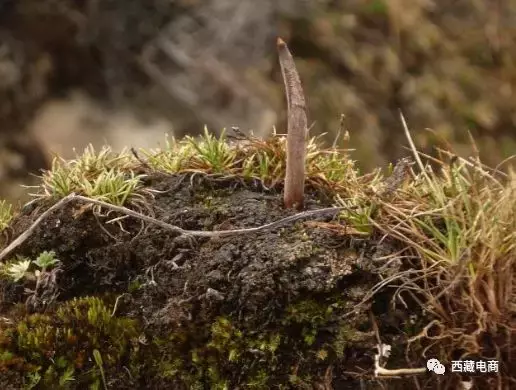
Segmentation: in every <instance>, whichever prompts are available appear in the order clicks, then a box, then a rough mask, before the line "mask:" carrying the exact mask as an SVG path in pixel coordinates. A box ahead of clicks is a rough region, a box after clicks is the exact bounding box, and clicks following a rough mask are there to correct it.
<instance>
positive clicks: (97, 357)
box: [93, 349, 108, 390]
mask: <svg viewBox="0 0 516 390" xmlns="http://www.w3.org/2000/svg"><path fill="white" fill-rule="evenodd" d="M93 358H94V359H95V363H96V364H97V367H98V368H99V370H100V375H101V377H102V384H103V385H104V390H107V388H108V387H107V382H106V375H105V373H104V363H103V362H102V355H101V354H100V352H99V350H98V349H94V350H93Z"/></svg>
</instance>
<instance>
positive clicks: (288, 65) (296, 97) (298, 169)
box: [277, 38, 308, 209]
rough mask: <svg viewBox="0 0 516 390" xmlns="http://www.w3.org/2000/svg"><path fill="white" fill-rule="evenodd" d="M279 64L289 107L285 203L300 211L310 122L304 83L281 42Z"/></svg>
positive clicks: (288, 52)
mask: <svg viewBox="0 0 516 390" xmlns="http://www.w3.org/2000/svg"><path fill="white" fill-rule="evenodd" d="M277 47H278V56H279V63H280V66H281V73H282V75H283V82H284V84H285V95H286V97H287V107H288V125H287V131H288V133H287V168H286V174H285V189H284V194H283V202H284V204H285V207H287V208H296V209H301V208H303V205H304V190H305V159H306V135H307V132H308V120H307V117H306V104H305V97H304V94H303V87H302V86H301V80H300V78H299V74H298V73H297V69H296V65H295V64H294V58H293V57H292V54H290V51H289V49H288V47H287V44H286V43H285V42H284V41H283V40H282V39H281V38H278V41H277Z"/></svg>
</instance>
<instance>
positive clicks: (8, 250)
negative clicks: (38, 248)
mask: <svg viewBox="0 0 516 390" xmlns="http://www.w3.org/2000/svg"><path fill="white" fill-rule="evenodd" d="M75 196H76V195H75V194H74V193H72V194H70V195H68V196H65V197H64V198H63V199H61V200H60V201H59V202H57V203H56V204H54V205H53V206H52V207H49V208H48V210H46V211H45V212H44V213H42V214H41V215H40V216H39V217H38V219H36V220H35V221H34V223H33V224H32V225H31V226H30V227H29V228H28V229H27V230H25V231H24V232H23V233H22V234H20V235H19V236H18V237H17V238H16V240H14V241H13V242H11V243H10V244H9V245H8V246H7V248H5V249H4V250H3V251H2V252H0V261H2V260H3V258H4V257H5V256H7V255H8V254H9V253H11V251H12V250H13V249H15V248H17V247H18V246H20V245H21V244H22V243H24V242H25V240H27V238H29V236H30V235H31V234H32V233H33V232H34V230H36V228H37V227H38V225H39V224H40V223H41V221H43V220H44V219H45V218H46V217H48V215H49V214H50V213H52V212H53V211H54V210H57V209H59V208H61V207H63V206H64V205H65V204H67V203H68V202H70V201H71V200H72V199H74V198H75Z"/></svg>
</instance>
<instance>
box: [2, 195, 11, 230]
mask: <svg viewBox="0 0 516 390" xmlns="http://www.w3.org/2000/svg"><path fill="white" fill-rule="evenodd" d="M12 218H13V207H12V205H11V204H9V203H7V201H5V200H0V231H2V230H4V229H5V228H6V227H7V226H9V222H11V219H12Z"/></svg>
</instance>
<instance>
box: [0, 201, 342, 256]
mask: <svg viewBox="0 0 516 390" xmlns="http://www.w3.org/2000/svg"><path fill="white" fill-rule="evenodd" d="M71 200H78V201H82V202H87V203H91V204H94V205H97V206H101V207H105V208H107V209H110V210H112V211H116V212H119V213H122V214H125V215H129V216H131V217H134V218H137V219H140V220H143V221H145V222H149V223H152V224H154V225H157V226H159V227H161V228H163V229H165V230H168V231H170V232H173V233H177V234H178V235H185V236H191V237H208V238H212V237H226V236H233V235H240V234H250V233H258V232H262V231H265V230H270V229H274V228H277V227H279V226H282V225H285V224H288V223H292V222H295V221H297V220H300V219H303V218H308V217H312V216H315V215H323V214H330V213H337V212H339V211H341V210H344V209H347V207H328V208H324V209H318V210H310V211H304V212H301V213H298V214H295V215H291V216H289V217H286V218H282V219H280V220H278V221H275V222H271V223H268V224H265V225H262V226H257V227H252V228H247V229H235V230H218V231H204V230H185V229H182V228H180V227H178V226H175V225H171V224H169V223H166V222H163V221H160V220H159V219H156V218H152V217H149V216H147V215H144V214H141V213H138V212H136V211H134V210H131V209H128V208H126V207H122V206H115V205H113V204H110V203H106V202H103V201H101V200H97V199H90V198H87V197H85V196H82V195H76V194H70V195H68V196H66V197H65V198H63V199H61V200H60V201H59V202H57V203H56V204H54V205H53V206H52V207H50V208H49V209H48V210H46V211H45V212H44V213H42V214H41V215H40V216H39V217H38V219H36V221H34V223H33V224H32V225H31V226H30V227H29V228H28V229H27V230H26V231H25V232H23V233H22V234H20V236H19V237H18V238H16V239H15V240H14V241H13V242H12V243H11V244H9V245H8V246H7V248H5V249H4V250H3V251H2V252H0V261H2V260H3V259H4V257H6V256H7V255H8V254H9V253H11V252H12V251H13V250H14V249H15V248H17V247H18V246H20V245H21V244H22V243H23V242H25V240H27V238H28V237H29V236H30V235H31V234H32V233H33V232H34V230H35V229H36V228H37V227H38V225H39V224H40V223H41V222H42V221H43V219H44V218H46V217H47V216H48V215H49V214H50V213H52V212H53V211H54V210H57V209H58V208H61V207H62V206H64V205H65V204H67V203H69V202H70V201H71Z"/></svg>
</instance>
